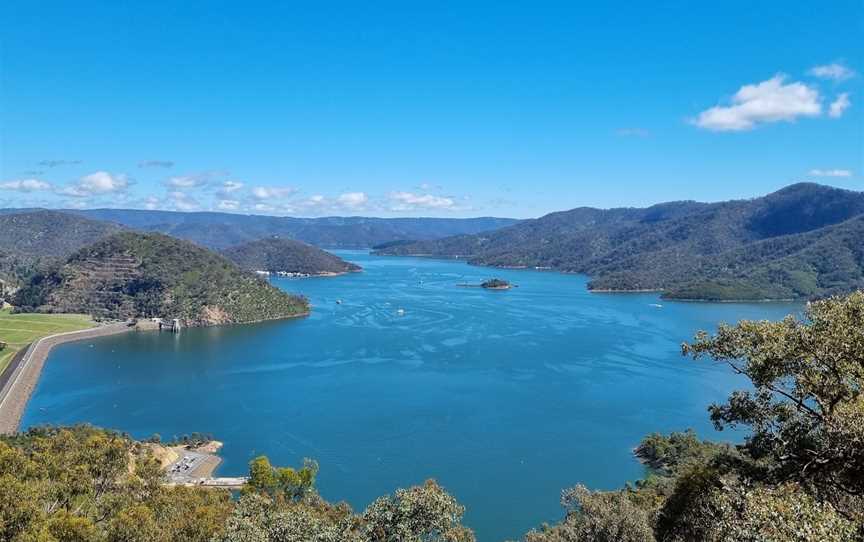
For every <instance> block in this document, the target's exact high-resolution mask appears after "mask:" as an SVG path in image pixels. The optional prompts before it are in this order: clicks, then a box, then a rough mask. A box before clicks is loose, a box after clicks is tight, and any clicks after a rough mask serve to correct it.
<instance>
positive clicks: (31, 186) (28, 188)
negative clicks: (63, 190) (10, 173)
mask: <svg viewBox="0 0 864 542" xmlns="http://www.w3.org/2000/svg"><path fill="white" fill-rule="evenodd" d="M52 188H53V187H52V186H51V183H48V182H45V181H41V180H39V179H18V180H14V181H7V182H5V183H0V190H15V191H18V192H39V191H42V190H51V189H52Z"/></svg>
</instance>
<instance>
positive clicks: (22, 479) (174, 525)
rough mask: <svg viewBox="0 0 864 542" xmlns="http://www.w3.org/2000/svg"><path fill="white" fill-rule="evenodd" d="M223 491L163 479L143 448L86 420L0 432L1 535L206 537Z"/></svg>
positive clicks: (226, 507) (219, 522) (218, 525)
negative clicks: (13, 432) (71, 424)
mask: <svg viewBox="0 0 864 542" xmlns="http://www.w3.org/2000/svg"><path fill="white" fill-rule="evenodd" d="M231 506H232V505H231V500H230V495H229V494H228V492H225V491H213V490H205V489H191V488H182V487H178V488H172V487H168V486H165V485H163V479H162V474H161V471H160V469H159V465H158V463H157V462H156V461H155V459H154V458H153V457H152V456H151V454H150V451H149V448H146V447H143V446H141V445H139V444H138V443H136V442H135V441H133V440H131V439H129V438H128V437H126V436H124V435H121V434H119V433H113V432H110V431H104V430H100V429H94V428H92V427H88V426H76V427H71V428H36V429H31V430H29V431H28V432H26V433H22V434H19V435H14V436H11V437H3V438H0V540H9V541H21V542H23V541H37V540H38V541H45V542H52V541H56V542H66V541H87V542H96V541H99V542H101V541H124V542H126V541H137V540H141V541H147V542H173V541H175V540H188V541H200V542H205V541H208V540H210V539H211V538H212V537H213V536H214V535H216V534H218V533H219V532H221V530H222V528H223V525H224V521H225V518H227V515H228V513H229V512H230V508H231Z"/></svg>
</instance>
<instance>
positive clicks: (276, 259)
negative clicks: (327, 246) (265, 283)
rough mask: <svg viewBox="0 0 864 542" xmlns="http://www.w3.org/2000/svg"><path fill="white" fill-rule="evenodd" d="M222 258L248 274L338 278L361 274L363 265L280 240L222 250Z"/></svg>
mask: <svg viewBox="0 0 864 542" xmlns="http://www.w3.org/2000/svg"><path fill="white" fill-rule="evenodd" d="M222 255H223V256H225V257H226V258H228V259H229V260H231V261H232V262H234V263H235V264H237V265H238V266H239V267H240V268H242V269H246V270H247V271H267V272H270V273H279V272H287V273H301V274H309V275H335V274H342V273H349V272H353V271H360V266H359V265H355V264H353V263H350V262H346V261H345V260H343V259H342V258H340V257H338V256H335V255H333V254H330V253H329V252H326V251H324V250H321V249H320V248H317V247H313V246H311V245H307V244H306V243H301V242H300V241H295V240H293V239H282V238H278V237H270V238H267V239H260V240H258V241H250V242H249V243H243V244H240V245H236V246H233V247H229V248H227V249H225V250H223V251H222Z"/></svg>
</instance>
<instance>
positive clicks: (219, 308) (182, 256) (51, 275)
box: [15, 232, 309, 326]
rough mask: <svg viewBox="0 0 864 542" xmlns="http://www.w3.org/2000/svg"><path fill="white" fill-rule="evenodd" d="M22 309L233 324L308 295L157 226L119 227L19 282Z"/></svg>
mask: <svg viewBox="0 0 864 542" xmlns="http://www.w3.org/2000/svg"><path fill="white" fill-rule="evenodd" d="M15 305H16V306H17V307H18V308H19V309H21V310H23V311H25V312H27V311H39V312H66V313H86V314H92V315H94V316H95V317H98V318H104V319H125V318H131V317H162V318H171V319H173V318H177V319H179V320H180V321H181V322H182V323H183V325H184V326H207V325H218V324H237V323H249V322H257V321H261V320H272V319H278V318H288V317H292V316H299V315H303V314H306V313H307V312H308V311H309V304H308V302H307V301H306V300H305V299H304V298H302V297H297V296H293V295H290V294H287V293H285V292H283V291H281V290H279V289H277V288H275V287H273V286H271V285H270V284H268V283H267V282H266V281H263V280H261V279H259V278H257V277H255V276H254V275H252V274H251V273H247V272H245V271H243V270H241V269H240V268H239V267H237V266H236V265H235V264H233V263H232V262H230V261H228V260H227V259H225V258H223V257H222V256H219V255H218V254H215V253H214V252H211V251H209V250H207V249H205V248H202V247H199V246H197V245H195V244H193V243H190V242H189V241H183V240H180V239H175V238H172V237H169V236H167V235H162V234H159V233H137V232H121V233H117V234H115V235H112V236H110V237H107V238H105V239H102V240H100V241H97V242H95V243H93V244H91V245H88V246H86V247H85V248H82V249H81V250H79V251H77V252H76V253H74V254H73V255H71V256H70V257H69V258H68V259H67V260H66V261H65V262H64V263H63V264H62V265H59V266H56V267H52V268H49V269H47V270H43V271H41V272H39V273H37V274H36V275H34V276H33V277H31V278H30V280H29V281H28V282H27V284H26V285H25V286H24V287H22V288H21V289H20V290H19V291H18V293H17V295H16V299H15Z"/></svg>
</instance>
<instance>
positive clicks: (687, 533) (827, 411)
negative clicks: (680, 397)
mask: <svg viewBox="0 0 864 542" xmlns="http://www.w3.org/2000/svg"><path fill="white" fill-rule="evenodd" d="M683 350H684V353H685V354H687V355H690V356H692V357H694V358H701V357H710V358H711V359H713V360H716V361H719V362H723V363H726V364H728V365H729V366H730V367H731V368H732V370H733V371H735V372H736V373H738V374H741V375H744V376H746V377H747V378H748V379H749V380H750V381H751V382H752V384H753V390H752V391H736V392H734V393H733V394H732V395H731V396H730V398H729V400H728V401H727V402H726V403H724V404H720V405H712V406H711V407H710V409H709V411H710V414H711V419H712V421H713V422H714V425H715V427H716V428H717V429H720V430H722V429H724V428H729V427H738V426H743V427H746V428H747V429H749V435H748V436H747V438H746V440H745V443H744V444H743V445H742V446H740V447H739V448H740V453H739V454H732V453H722V454H719V455H717V456H716V457H714V459H712V460H711V461H707V462H703V463H701V464H695V465H693V466H691V467H690V468H689V469H686V470H685V471H684V472H682V473H681V475H680V476H679V477H678V478H677V480H676V487H675V490H674V492H673V494H672V495H671V496H670V497H669V498H668V499H667V500H666V502H665V504H664V506H663V509H662V511H661V513H660V514H659V517H658V520H657V526H656V533H657V537H658V538H659V539H661V540H693V539H698V540H730V541H731V540H778V541H780V540H801V541H804V540H835V541H844V540H855V539H864V395H862V394H864V292H857V293H854V294H852V295H850V296H848V297H844V298H831V299H826V300H823V301H818V302H814V303H811V304H809V305H808V306H807V309H806V311H805V318H804V319H803V320H799V319H796V318H794V317H792V316H789V317H787V318H785V319H783V320H782V321H780V322H767V321H762V322H750V321H743V322H739V323H738V324H737V325H734V326H727V325H721V326H720V328H719V329H718V332H717V334H716V335H714V336H709V335H708V334H706V333H704V332H702V333H699V334H698V335H697V337H696V340H695V342H694V343H692V344H685V345H684V347H683Z"/></svg>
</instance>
